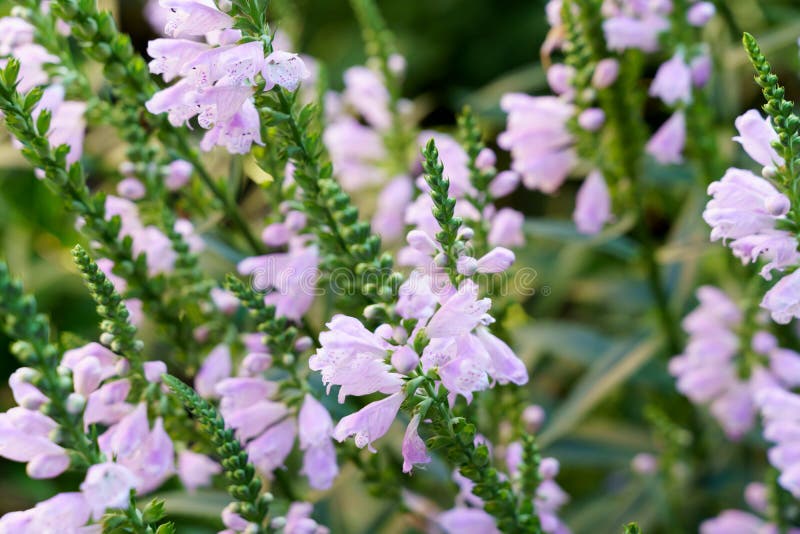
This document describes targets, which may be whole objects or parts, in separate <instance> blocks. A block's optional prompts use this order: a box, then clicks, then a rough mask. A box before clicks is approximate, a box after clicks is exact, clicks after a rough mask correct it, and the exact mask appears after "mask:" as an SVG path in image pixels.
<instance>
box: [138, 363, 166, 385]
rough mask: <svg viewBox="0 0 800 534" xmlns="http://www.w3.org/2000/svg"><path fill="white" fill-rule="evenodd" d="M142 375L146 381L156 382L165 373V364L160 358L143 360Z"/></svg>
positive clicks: (159, 380)
mask: <svg viewBox="0 0 800 534" xmlns="http://www.w3.org/2000/svg"><path fill="white" fill-rule="evenodd" d="M143 367H144V377H145V379H146V380H147V381H148V382H152V383H154V384H157V383H159V382H161V377H162V376H164V375H165V374H167V364H165V363H164V362H162V361H160V360H154V361H149V362H144V364H143Z"/></svg>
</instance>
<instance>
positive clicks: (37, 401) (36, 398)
mask: <svg viewBox="0 0 800 534" xmlns="http://www.w3.org/2000/svg"><path fill="white" fill-rule="evenodd" d="M36 374H37V372H36V371H35V370H34V369H31V368H29V367H20V368H19V369H17V370H16V371H14V372H13V373H11V376H10V377H8V386H9V387H10V388H11V394H12V395H13V396H14V400H15V401H16V403H17V404H19V405H20V406H22V407H23V408H27V409H29V410H38V409H39V408H41V407H42V405H44V404H45V403H46V402H47V401H48V400H49V399H48V398H47V397H46V396H45V394H44V393H42V392H41V391H39V388H37V387H36V386H34V385H33V384H31V383H30V380H31V378H33V377H34V376H36Z"/></svg>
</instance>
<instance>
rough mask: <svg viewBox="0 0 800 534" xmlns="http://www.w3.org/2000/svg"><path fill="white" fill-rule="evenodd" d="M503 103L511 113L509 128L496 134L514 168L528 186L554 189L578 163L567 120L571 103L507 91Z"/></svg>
mask: <svg viewBox="0 0 800 534" xmlns="http://www.w3.org/2000/svg"><path fill="white" fill-rule="evenodd" d="M500 107H501V108H502V109H503V111H505V112H506V113H508V123H507V126H506V131H505V132H503V133H501V134H500V135H499V136H498V138H497V143H498V145H500V147H501V148H503V149H505V150H509V151H510V152H511V156H512V165H511V168H512V170H514V171H516V172H517V173H519V174H520V175H521V176H522V182H523V184H525V187H527V188H529V189H539V190H541V191H543V192H545V193H553V192H555V191H556V190H557V189H558V188H559V187H560V186H561V184H562V183H563V182H564V180H565V179H566V178H567V176H568V175H569V173H570V171H571V170H572V168H573V167H574V166H575V165H576V163H577V154H576V153H575V150H574V148H573V147H572V143H573V138H572V135H571V134H570V133H569V130H568V128H567V121H568V120H569V119H570V118H571V117H572V115H573V113H574V112H575V110H574V107H573V106H572V104H569V103H567V102H565V101H563V100H561V99H559V98H556V97H548V96H543V97H532V96H528V95H524V94H518V93H511V94H507V95H504V96H503V98H502V100H501V101H500Z"/></svg>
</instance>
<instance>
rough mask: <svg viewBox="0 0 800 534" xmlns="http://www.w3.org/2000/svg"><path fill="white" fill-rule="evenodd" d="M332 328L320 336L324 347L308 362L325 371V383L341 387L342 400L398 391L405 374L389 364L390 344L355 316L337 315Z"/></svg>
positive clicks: (329, 324)
mask: <svg viewBox="0 0 800 534" xmlns="http://www.w3.org/2000/svg"><path fill="white" fill-rule="evenodd" d="M326 326H327V327H328V328H329V329H330V330H329V331H327V332H322V333H321V334H320V336H319V341H320V345H321V346H320V348H319V349H318V350H317V352H316V354H314V355H313V356H311V358H310V359H309V361H308V365H309V367H310V368H311V370H313V371H320V372H321V373H322V382H323V383H324V384H326V385H327V386H328V391H329V392H330V388H331V386H334V385H338V386H341V387H340V389H339V402H344V400H345V399H346V398H347V395H369V394H370V393H375V392H381V393H396V392H397V391H399V390H400V387H401V386H402V384H403V380H402V377H401V375H399V374H397V373H393V372H391V367H390V366H389V365H388V364H387V363H386V361H385V360H386V358H387V357H388V356H389V347H390V345H389V344H388V343H387V342H386V341H385V340H384V339H383V338H381V337H380V336H378V335H376V334H374V333H372V332H370V331H369V330H367V329H366V328H364V326H363V325H362V324H361V322H359V321H358V319H354V318H352V317H347V316H344V315H335V316H334V317H333V319H332V320H331V322H329V323H327V325H326Z"/></svg>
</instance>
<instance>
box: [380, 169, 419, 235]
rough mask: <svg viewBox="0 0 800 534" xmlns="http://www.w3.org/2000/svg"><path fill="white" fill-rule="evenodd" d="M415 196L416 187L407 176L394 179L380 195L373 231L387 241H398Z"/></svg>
mask: <svg viewBox="0 0 800 534" xmlns="http://www.w3.org/2000/svg"><path fill="white" fill-rule="evenodd" d="M413 195H414V186H413V184H412V183H411V180H410V179H409V178H408V177H407V176H398V177H397V178H394V179H392V181H390V182H389V183H388V184H386V187H384V188H383V190H382V191H381V192H380V194H379V195H378V204H377V207H376V208H375V215H374V216H373V217H372V229H373V231H374V232H375V233H376V234H378V235H380V236H381V237H382V238H384V239H385V240H387V241H389V240H392V239H397V238H398V237H400V236H401V235H403V230H404V229H405V221H404V216H405V209H406V206H408V204H409V203H410V202H411V199H412V198H413Z"/></svg>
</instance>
